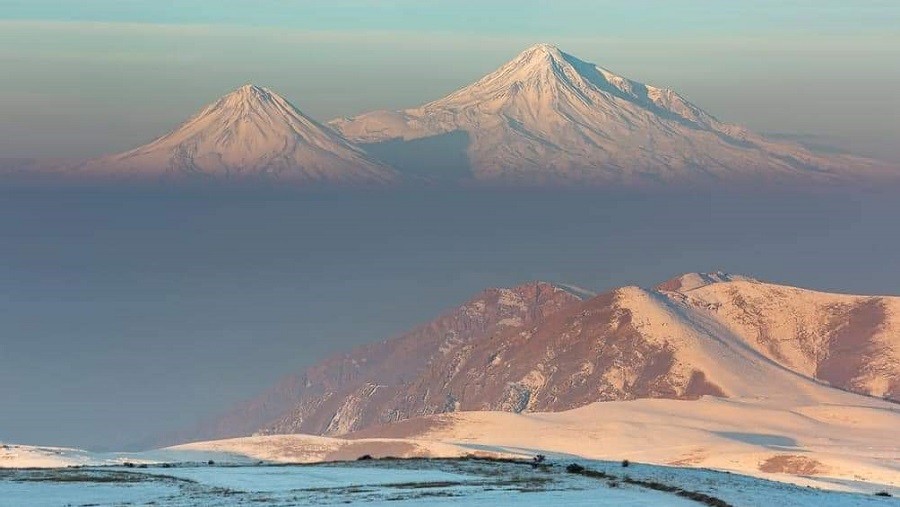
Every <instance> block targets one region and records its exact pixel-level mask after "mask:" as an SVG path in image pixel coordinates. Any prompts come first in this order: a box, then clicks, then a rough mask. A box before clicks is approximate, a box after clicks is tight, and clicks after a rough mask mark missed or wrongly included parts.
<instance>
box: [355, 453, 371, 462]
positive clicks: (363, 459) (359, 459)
mask: <svg viewBox="0 0 900 507" xmlns="http://www.w3.org/2000/svg"><path fill="white" fill-rule="evenodd" d="M370 459H374V458H372V455H371V454H363V455H362V456H360V457H358V458H356V461H369V460H370Z"/></svg>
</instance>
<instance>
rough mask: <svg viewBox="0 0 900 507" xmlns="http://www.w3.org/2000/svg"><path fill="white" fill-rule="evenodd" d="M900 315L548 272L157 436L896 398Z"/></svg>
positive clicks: (736, 279) (840, 303)
mask: <svg viewBox="0 0 900 507" xmlns="http://www.w3.org/2000/svg"><path fill="white" fill-rule="evenodd" d="M898 315H900V298H897V297H871V296H849V295H840V294H828V293H821V292H816V291H810V290H805V289H798V288H793V287H785V286H780V285H775V284H769V283H763V282H759V281H757V280H754V279H752V278H749V277H743V276H737V275H729V274H725V273H689V274H686V275H682V276H680V277H677V278H674V279H672V280H669V281H667V282H665V283H663V284H660V286H659V287H658V288H656V289H652V290H647V289H642V288H639V287H622V288H619V289H616V290H613V291H610V292H607V293H605V294H600V295H596V296H592V295H591V294H590V293H587V292H585V293H583V294H582V296H578V295H575V294H573V293H572V292H570V291H569V290H566V289H564V288H562V287H560V286H556V285H553V284H549V283H543V282H535V283H530V284H525V285H522V286H519V287H516V288H513V289H489V290H487V291H485V292H483V293H482V294H479V295H478V296H476V297H475V298H473V299H472V300H470V301H468V302H466V303H465V304H463V305H461V306H460V307H458V308H456V309H454V310H451V311H450V312H448V313H446V314H445V315H443V316H441V317H439V318H437V319H436V320H434V321H432V322H430V323H428V324H425V325H423V326H421V327H419V328H417V329H415V330H413V331H412V332H410V333H408V334H406V335H403V336H401V337H398V338H395V339H392V340H388V341H384V342H380V343H373V344H371V345H366V346H363V347H359V348H357V349H354V350H352V351H350V352H349V353H347V354H342V355H340V356H337V357H334V358H332V359H329V360H326V361H323V362H322V363H320V364H318V365H315V366H313V367H311V368H309V369H307V370H306V371H305V372H302V373H300V374H297V375H292V376H289V377H287V378H286V379H285V380H284V381H282V382H281V383H279V385H278V386H276V387H275V388H273V389H272V390H271V391H269V392H266V393H263V394H262V395H261V396H260V397H258V398H256V399H253V400H250V401H249V402H247V403H244V404H241V405H240V406H238V407H235V408H234V409H233V410H231V411H229V412H227V413H225V414H223V415H222V416H221V417H218V418H215V419H213V420H211V421H207V422H204V423H202V424H200V425H199V426H198V427H196V428H193V429H192V430H189V431H185V432H182V433H179V434H177V435H169V436H167V437H164V438H163V439H161V440H159V441H157V442H155V443H156V445H162V444H168V443H173V442H183V441H190V440H203V439H211V438H225V437H235V436H241V435H250V434H254V433H260V434H289V433H308V434H320V435H332V436H334V435H342V434H346V433H349V432H359V431H364V430H368V429H371V428H374V427H379V426H382V425H385V424H390V423H396V422H399V421H403V420H407V419H411V418H415V417H419V416H427V415H432V414H441V413H448V412H458V411H507V412H514V413H528V412H554V411H562V410H570V409H574V408H578V407H582V406H586V405H589V404H591V403H594V402H598V401H617V400H635V399H647V398H663V399H679V400H694V399H698V398H701V397H702V396H705V395H710V396H715V397H721V398H731V399H766V400H772V401H773V402H774V401H778V402H779V403H787V404H788V405H792V404H797V405H804V404H805V405H810V404H817V403H830V401H829V400H832V398H833V396H834V395H835V393H841V391H838V390H836V389H834V388H832V387H830V386H829V384H830V385H831V386H834V387H837V388H840V389H843V390H847V391H852V392H856V393H860V394H863V395H870V396H874V397H884V398H888V399H893V400H897V399H898V397H900V394H898V393H900V321H898V317H897V316H898ZM378 436H384V435H382V434H379V435H378Z"/></svg>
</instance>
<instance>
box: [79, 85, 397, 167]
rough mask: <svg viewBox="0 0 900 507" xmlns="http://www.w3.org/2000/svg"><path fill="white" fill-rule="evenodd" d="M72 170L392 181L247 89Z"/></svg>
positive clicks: (365, 158)
mask: <svg viewBox="0 0 900 507" xmlns="http://www.w3.org/2000/svg"><path fill="white" fill-rule="evenodd" d="M72 171H73V173H72V174H75V175H88V176H93V175H96V176H103V177H109V176H114V177H120V178H159V177H168V178H182V177H188V176H200V177H207V176H215V177H230V178H265V179H278V180H289V181H295V182H304V183H388V182H391V181H394V180H395V179H396V178H397V174H396V172H395V171H394V170H393V169H390V168H388V167H387V166H385V165H383V164H381V163H379V162H377V161H375V160H374V159H373V158H371V157H370V156H369V155H367V154H366V153H365V152H364V151H362V150H361V149H360V148H358V147H356V146H354V145H353V144H351V143H350V142H348V141H347V140H346V139H344V138H343V137H342V136H341V135H340V134H338V133H337V132H334V131H333V130H331V129H330V128H328V127H326V126H324V125H321V124H319V123H317V122H316V121H314V120H312V119H310V118H309V117H307V116H305V115H304V114H303V113H302V112H300V111H299V110H298V109H297V108H296V107H294V106H293V105H292V104H291V103H289V102H288V101H287V100H285V99H284V98H283V97H281V96H279V95H278V94H276V93H274V92H272V91H271V90H268V89H265V88H260V87H258V86H254V85H246V86H243V87H241V88H239V89H238V90H235V91H234V92H232V93H230V94H228V95H226V96H224V97H222V98H220V99H219V100H217V101H216V102H214V103H213V104H210V105H209V106H207V107H206V108H205V109H203V110H202V111H201V112H200V113H199V114H197V115H196V116H194V117H193V118H191V119H190V120H188V121H187V122H186V123H184V124H183V125H182V126H180V127H179V128H177V129H176V130H174V131H173V132H171V133H169V134H166V135H165V136H163V137H161V138H159V139H157V140H155V141H153V142H151V143H150V144H147V145H144V146H141V147H139V148H135V149H133V150H130V151H127V152H125V153H120V154H116V155H109V156H105V157H102V158H99V159H95V160H92V161H89V162H87V163H84V164H81V165H80V166H77V167H75V168H74V169H72Z"/></svg>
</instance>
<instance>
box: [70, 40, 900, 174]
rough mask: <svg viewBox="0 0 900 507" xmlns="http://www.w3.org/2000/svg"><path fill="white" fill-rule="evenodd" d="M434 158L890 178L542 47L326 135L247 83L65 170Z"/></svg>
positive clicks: (465, 163) (298, 168)
mask: <svg viewBox="0 0 900 507" xmlns="http://www.w3.org/2000/svg"><path fill="white" fill-rule="evenodd" d="M448 160H450V161H456V162H454V163H455V165H457V166H458V167H453V168H451V169H452V170H451V171H449V174H450V175H451V176H450V178H452V179H453V180H454V181H458V182H475V183H488V184H514V185H520V184H521V185H540V184H562V185H567V184H578V185H582V184H589V185H648V184H649V185H654V184H670V183H688V184H690V183H703V182H713V183H714V182H724V183H742V182H757V183H773V182H774V183H780V182H789V181H797V182H810V181H811V182H817V183H829V182H850V181H871V180H880V179H885V178H897V177H898V176H900V171H897V170H896V169H895V168H890V167H888V166H887V164H883V163H880V162H877V161H874V160H869V159H865V158H861V157H855V156H850V155H839V154H833V153H827V154H826V153H819V152H814V151H811V150H809V149H807V148H805V147H803V146H800V145H799V144H793V143H789V142H783V141H776V140H773V139H769V138H766V137H764V136H762V135H759V134H755V133H753V132H750V131H749V130H747V129H745V128H743V127H739V126H737V125H732V124H727V123H723V122H721V121H719V120H717V119H716V118H714V117H713V116H712V115H710V114H708V113H706V112H704V111H703V110H702V109H700V108H699V107H697V106H695V105H693V104H691V103H690V102H689V101H687V100H686V99H684V97H682V96H681V95H679V94H678V93H676V92H674V91H672V90H670V89H666V88H657V87H654V86H649V85H645V84H642V83H638V82H636V81H632V80H630V79H627V78H625V77H622V76H619V75H617V74H614V73H612V72H610V71H608V70H606V69H604V68H602V67H598V66H596V65H594V64H591V63H587V62H585V61H583V60H580V59H578V58H576V57H574V56H572V55H569V54H567V53H564V52H562V51H560V50H559V49H558V48H556V47H555V46H552V45H547V44H539V45H536V46H533V47H531V48H528V49H527V50H525V51H524V52H522V53H521V54H519V55H518V56H517V57H516V58H515V59H513V60H512V61H510V62H508V63H506V64H505V65H503V66H502V67H500V68H499V69H498V70H496V71H495V72H493V73H491V74H489V75H487V76H485V77H483V78H482V79H480V80H478V81H477V82H475V83H474V84H471V85H469V86H466V87H464V88H462V89H460V90H457V91H456V92H453V93H451V94H450V95H448V96H446V97H444V98H442V99H439V100H436V101H434V102H430V103H428V104H425V105H422V106H419V107H416V108H412V109H406V110H402V111H375V112H371V113H367V114H363V115H360V116H357V117H353V118H340V119H336V120H333V121H331V122H329V123H328V124H327V125H325V124H321V123H318V122H316V121H315V120H312V119H310V118H309V117H307V116H306V115H304V114H303V113H302V112H301V111H300V110H298V109H297V108H296V107H295V106H293V105H292V104H291V103H290V102H288V101H287V100H286V99H284V98H283V97H281V96H279V95H278V94H276V93H275V92H273V91H271V90H268V89H265V88H260V87H257V86H253V85H247V86H244V87H242V88H240V89H238V90H236V91H234V92H232V93H231V94H229V95H227V96H225V97H223V98H221V99H219V100H218V101H216V102H215V103H213V104H211V105H209V106H208V107H206V108H205V109H204V110H203V111H201V112H200V113H199V114H197V115H196V116H194V117H193V118H191V119H190V120H188V122H186V123H185V124H183V125H182V126H181V127H179V128H177V129H176V130H174V131H173V132H171V133H169V134H167V135H165V136H163V137H161V138H159V139H157V140H155V141H153V142H151V143H150V144H147V145H144V146H141V147H139V148H136V149H133V150H131V151H127V152H125V153H121V154H116V155H109V156H105V157H102V158H99V159H95V160H91V161H88V162H86V163H83V164H80V165H78V166H77V167H69V168H68V171H69V172H70V174H76V175H86V176H97V177H110V176H112V177H124V178H136V179H157V178H161V177H163V178H175V179H180V178H185V177H191V176H200V177H230V178H243V177H251V178H266V179H269V178H271V179H276V180H284V181H292V182H300V183H326V184H345V183H349V184H385V183H395V182H400V181H405V180H414V181H428V180H446V179H447V178H448V171H447V170H446V169H447V168H446V164H447V161H448ZM411 166H414V167H411ZM413 174H415V176H413Z"/></svg>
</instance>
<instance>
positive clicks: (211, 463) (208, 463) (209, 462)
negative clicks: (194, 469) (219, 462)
mask: <svg viewBox="0 0 900 507" xmlns="http://www.w3.org/2000/svg"><path fill="white" fill-rule="evenodd" d="M206 464H207V465H210V466H212V465H215V464H216V462H215V461H213V460H209V461H207V462H206Z"/></svg>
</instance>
